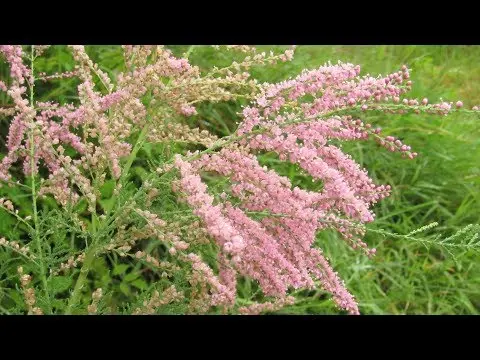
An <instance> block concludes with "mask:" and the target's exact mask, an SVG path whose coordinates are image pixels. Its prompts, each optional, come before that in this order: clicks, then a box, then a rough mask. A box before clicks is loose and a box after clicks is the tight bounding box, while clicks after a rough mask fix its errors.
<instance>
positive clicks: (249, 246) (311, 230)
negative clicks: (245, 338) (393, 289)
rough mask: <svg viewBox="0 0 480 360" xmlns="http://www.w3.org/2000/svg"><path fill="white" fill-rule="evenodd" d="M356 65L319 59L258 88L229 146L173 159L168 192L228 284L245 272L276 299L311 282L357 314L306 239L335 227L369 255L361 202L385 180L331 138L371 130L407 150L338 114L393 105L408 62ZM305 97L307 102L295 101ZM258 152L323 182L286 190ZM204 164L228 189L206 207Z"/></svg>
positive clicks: (367, 204)
mask: <svg viewBox="0 0 480 360" xmlns="http://www.w3.org/2000/svg"><path fill="white" fill-rule="evenodd" d="M359 72H360V68H359V67H358V66H354V65H351V64H338V65H335V66H332V65H326V66H323V67H321V68H319V69H317V70H313V71H305V72H303V73H302V74H301V75H300V76H298V77H297V78H295V79H292V80H287V81H284V82H281V83H278V84H272V85H267V86H265V87H264V89H263V92H262V93H261V94H260V95H259V96H258V97H257V99H256V101H255V104H254V105H253V106H249V107H246V108H245V109H244V111H243V121H242V122H241V124H240V126H239V128H238V130H237V132H236V135H237V140H236V142H235V144H231V146H228V145H227V146H224V148H223V149H222V150H220V151H218V152H216V153H213V154H203V155H201V156H196V157H195V156H194V158H195V160H191V161H190V162H188V161H186V160H182V158H181V157H180V156H178V157H177V159H176V162H175V165H176V167H177V168H178V169H179V170H180V176H181V179H180V181H179V185H180V186H179V189H178V190H179V191H181V192H182V193H183V195H184V196H185V197H186V201H187V202H188V204H189V205H190V206H191V207H192V209H193V211H194V213H195V214H196V215H198V216H199V217H200V218H201V219H202V220H203V223H204V225H205V227H206V228H207V230H208V231H209V233H210V234H211V235H212V237H213V238H214V239H215V240H216V241H217V243H218V245H219V246H220V255H219V256H222V257H223V258H224V260H225V261H227V264H228V266H224V269H222V270H220V274H219V279H220V280H219V281H220V282H221V281H222V280H221V279H222V277H224V276H223V275H222V274H223V272H224V271H225V269H226V268H228V271H229V276H228V279H229V282H230V284H233V283H234V281H233V278H234V277H235V276H238V275H241V276H247V277H250V278H252V279H255V280H256V281H258V283H259V284H260V287H261V288H262V291H263V293H264V294H265V295H266V296H272V297H274V298H276V299H285V297H286V296H287V294H288V291H289V289H298V288H313V287H315V286H316V284H317V282H319V283H320V284H321V286H322V287H323V288H324V289H325V290H327V291H328V292H330V293H331V294H332V296H333V299H334V301H335V302H336V303H337V305H338V306H339V307H340V308H342V309H345V310H347V311H348V312H349V313H351V314H358V313H359V310H358V306H357V303H356V301H355V299H354V298H353V296H352V295H351V294H350V293H349V292H348V290H347V289H346V287H345V284H344V283H343V281H342V280H341V279H340V278H339V277H338V275H337V274H336V273H335V272H334V271H333V269H332V268H331V266H330V264H329V263H328V261H327V259H326V258H325V256H324V255H323V253H322V251H321V250H320V249H319V248H317V247H316V246H315V241H316V233H317V232H318V231H319V230H322V229H326V228H331V229H336V230H337V231H339V232H340V233H341V234H342V236H343V237H344V238H345V239H346V240H347V242H348V243H349V244H350V245H351V246H352V247H353V248H361V249H363V250H364V251H365V252H366V254H367V255H370V256H371V255H373V254H374V253H375V249H368V247H367V245H366V244H365V243H364V242H363V241H362V240H361V237H362V236H363V235H364V232H365V228H364V226H363V224H364V223H367V222H371V221H373V220H374V217H375V215H374V213H373V212H372V210H371V206H372V205H373V204H374V203H376V202H377V201H379V200H381V199H383V198H384V197H386V196H388V195H389V191H390V187H389V186H388V185H376V184H374V183H373V181H372V179H371V178H370V177H369V176H368V173H367V171H366V170H365V169H362V168H361V167H360V166H359V165H358V164H357V163H356V162H355V161H354V160H353V159H352V158H351V157H350V156H349V155H348V154H345V153H344V152H343V151H342V150H341V148H340V147H338V146H337V145H335V144H334V143H335V142H338V141H353V140H365V139H368V138H369V137H374V138H375V139H376V140H377V141H378V142H379V144H380V145H382V146H384V147H386V148H387V149H389V150H391V151H400V152H402V153H403V154H404V155H405V156H408V157H410V158H413V157H415V156H416V153H412V152H410V150H411V149H410V147H409V146H408V145H405V144H403V143H402V142H401V141H400V140H398V139H395V138H394V137H391V136H387V137H386V138H383V137H381V136H380V132H381V131H380V129H379V128H376V129H374V128H373V127H372V126H371V125H370V124H364V123H363V122H362V121H361V120H358V119H353V118H352V116H349V115H341V112H342V111H348V110H350V109H354V108H357V109H358V110H363V111H365V110H367V109H369V107H374V106H375V105H374V104H378V103H387V102H388V101H393V102H397V98H398V97H399V96H400V95H401V94H403V93H405V92H406V91H407V90H408V89H409V87H410V85H411V83H410V82H409V81H407V79H408V78H409V76H410V75H409V72H408V69H407V68H406V67H403V68H402V70H401V71H399V72H397V73H394V74H391V75H389V76H387V77H379V78H372V77H359ZM405 83H406V84H405ZM305 95H310V96H313V100H312V101H310V102H308V101H304V100H303V98H304V96H305ZM415 105H416V104H412V106H415ZM417 105H418V104H417ZM260 151H266V152H275V153H276V154H277V155H278V156H279V158H280V160H283V161H289V162H291V163H294V164H297V165H298V166H300V168H302V169H303V170H304V171H305V172H306V173H307V174H309V175H310V176H312V178H313V179H314V180H315V181H321V182H322V185H323V189H322V190H321V191H319V192H312V191H306V190H302V189H300V188H298V187H293V188H292V184H291V183H290V181H289V180H288V178H285V177H282V176H279V175H278V174H277V173H276V172H275V171H273V170H269V169H268V168H266V167H264V166H261V165H260V164H259V162H258V160H257V158H256V155H255V153H257V152H260ZM205 171H207V172H215V173H218V174H219V175H222V176H225V177H227V178H228V179H229V180H230V183H231V187H230V195H227V194H224V195H223V196H222V197H221V199H220V200H219V201H218V202H217V203H216V204H214V198H213V196H211V195H209V194H208V193H207V185H206V184H205V183H203V182H202V181H201V174H202V172H205ZM229 196H230V197H231V198H232V201H229V200H228V197H229ZM234 199H235V201H233V200H234ZM259 212H261V213H263V214H265V216H264V217H263V218H262V219H261V220H255V219H254V218H253V217H252V215H253V214H255V213H259ZM251 214H252V215H251ZM235 239H238V240H240V239H241V240H242V241H241V243H242V246H233V245H230V244H234V243H235V241H234V240H235ZM234 274H236V275H235V276H234ZM278 301H280V300H277V302H278ZM278 303H285V301H283V302H282V301H280V302H278ZM270 307H272V306H270ZM254 308H255V306H254V307H253V308H252V309H254ZM266 308H268V306H267V307H266ZM244 311H245V312H248V310H246V309H244Z"/></svg>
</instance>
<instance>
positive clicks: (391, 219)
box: [0, 46, 480, 314]
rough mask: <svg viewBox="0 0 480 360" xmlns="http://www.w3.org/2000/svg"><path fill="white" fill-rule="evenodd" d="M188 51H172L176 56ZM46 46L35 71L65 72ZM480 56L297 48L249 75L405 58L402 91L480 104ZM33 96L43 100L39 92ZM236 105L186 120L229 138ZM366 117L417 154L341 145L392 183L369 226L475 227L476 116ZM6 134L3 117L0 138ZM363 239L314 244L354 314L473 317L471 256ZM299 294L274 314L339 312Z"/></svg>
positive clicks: (209, 108)
mask: <svg viewBox="0 0 480 360" xmlns="http://www.w3.org/2000/svg"><path fill="white" fill-rule="evenodd" d="M187 48H188V47H186V46H178V47H173V49H174V51H175V52H176V53H178V54H181V53H182V52H185V51H186V50H187ZM49 51H54V52H55V56H56V58H54V59H53V60H52V59H50V60H48V62H46V63H45V64H39V65H38V66H39V67H42V68H43V69H44V71H48V72H56V71H65V70H71V65H70V64H73V62H72V61H71V58H70V57H68V56H67V55H65V52H64V51H62V50H60V49H57V48H54V49H51V50H49ZM88 51H89V52H90V53H91V55H92V58H93V59H94V60H96V61H98V62H99V63H100V66H101V67H102V68H105V69H112V67H113V68H115V67H119V66H121V51H119V49H118V47H102V48H99V47H98V48H95V47H89V49H88ZM229 57H230V55H224V56H223V55H222V56H218V55H216V54H215V52H214V51H213V50H212V49H210V48H206V47H196V48H195V49H194V51H193V52H192V53H191V56H190V58H191V59H192V61H193V62H194V63H196V64H199V65H200V66H212V64H213V63H215V64H216V65H222V63H223V64H228V60H229ZM478 59H480V46H300V47H298V48H297V51H296V57H295V59H294V61H293V62H291V63H287V64H279V65H276V66H275V67H272V68H269V69H265V68H255V69H253V71H252V73H253V75H254V76H255V77H256V78H258V79H259V80H260V81H269V82H274V81H280V80H283V79H286V78H288V77H290V76H295V75H296V74H298V73H299V72H300V71H301V70H302V69H304V68H307V69H313V68H315V67H318V66H320V65H323V64H324V63H325V62H327V61H329V60H330V61H331V62H332V63H335V62H337V61H338V60H341V61H344V62H352V63H355V64H359V65H361V67H362V74H367V73H370V74H372V75H374V76H376V75H377V74H385V73H388V72H391V71H396V70H398V69H400V67H401V66H402V65H403V64H407V65H408V66H409V67H410V68H411V69H412V72H411V79H412V81H413V91H412V92H411V93H410V94H409V95H408V96H409V97H418V98H419V99H421V98H423V97H427V98H428V99H429V100H430V102H435V101H438V100H440V99H441V98H443V99H444V100H448V101H456V100H458V99H461V100H462V101H463V102H464V104H465V106H466V107H471V106H473V105H476V104H480V66H478ZM0 70H1V71H2V73H3V72H4V71H5V69H4V68H2V69H0ZM72 86H75V80H71V81H67V82H66V85H62V86H58V85H57V86H56V87H54V89H52V91H55V93H54V94H55V96H58V95H59V94H60V95H62V96H63V98H62V99H61V100H62V101H71V99H70V97H71V96H72V94H74V91H72ZM45 94H47V92H45ZM50 95H52V94H50ZM3 96H4V95H2V94H0V100H4V97H3ZM41 100H44V101H46V100H49V98H48V96H47V95H45V98H42V99H41ZM239 110H240V106H239V105H238V104H215V105H213V104H202V105H201V106H200V111H199V115H198V116H195V117H194V118H192V119H191V120H189V121H191V122H192V123H194V122H196V124H197V126H201V127H202V128H206V129H208V130H210V131H212V132H215V133H217V134H219V135H227V134H229V133H231V132H232V131H233V130H234V129H235V128H236V122H238V120H239V117H238V115H237V113H238V111H239ZM2 121H3V120H2ZM368 121H369V122H371V123H373V124H375V125H378V126H381V127H382V128H383V129H384V133H386V134H390V135H394V136H397V137H399V138H400V139H402V140H403V141H404V142H405V143H407V144H409V145H411V146H412V148H413V149H414V151H417V152H418V153H419V156H418V157H417V158H416V159H415V160H404V159H401V158H400V156H399V155H398V154H392V153H390V152H387V151H386V150H384V149H382V148H379V147H378V146H377V145H376V144H374V143H355V144H346V145H344V149H345V150H346V151H347V152H348V153H350V154H351V155H352V156H353V157H354V158H355V159H356V160H357V161H358V162H359V163H360V164H361V165H362V166H364V167H365V168H367V169H368V171H369V173H370V175H371V176H372V177H373V179H374V180H375V181H376V182H377V183H387V184H390V185H391V186H392V189H393V190H392V196H391V197H389V198H387V199H385V200H384V201H382V202H380V203H379V204H377V206H376V208H375V212H376V215H377V219H376V221H375V222H374V223H373V224H371V225H369V228H371V229H373V230H376V229H377V230H378V229H383V230H385V231H388V232H393V233H398V234H408V233H409V232H411V231H412V230H415V229H417V228H420V227H422V226H424V225H427V224H429V223H432V222H438V223H439V226H438V227H437V228H435V229H433V230H430V231H429V233H431V234H437V233H440V234H443V235H444V236H449V235H451V234H453V233H454V232H455V231H457V230H459V229H461V228H462V227H464V226H466V225H468V224H471V223H480V191H479V189H480V164H479V160H480V119H478V118H476V117H474V116H466V115H455V116H449V117H441V116H432V115H403V116H400V115H385V114H382V115H374V116H373V115H370V116H369V117H368ZM5 130H6V126H5V123H2V124H1V128H0V131H1V137H2V138H4V136H5ZM347 145H348V146H347ZM2 146H3V145H2ZM262 161H264V162H265V163H266V164H268V165H269V166H271V167H273V168H275V169H277V170H278V171H279V172H281V173H282V174H288V175H290V176H291V177H292V180H293V182H294V183H295V184H296V185H298V186H302V187H308V186H311V183H309V181H308V178H307V177H305V176H302V175H301V174H300V173H298V171H296V169H295V168H294V166H293V165H289V164H284V163H282V164H279V163H278V162H275V161H274V160H272V159H270V158H268V157H266V156H264V157H263V159H262ZM5 191H7V189H5V188H4V189H2V192H5ZM19 201H20V200H19ZM1 216H2V214H1V213H0V217H1ZM9 225H10V224H9V223H7V222H4V221H3V219H1V218H0V233H5V232H4V231H3V230H5V231H6V230H7V228H8V226H9ZM3 228H5V229H3ZM366 241H367V243H368V244H369V245H371V246H374V247H376V248H377V255H376V256H375V258H374V259H368V258H366V257H365V256H364V255H362V254H360V253H358V252H355V251H353V250H351V249H349V248H348V247H347V246H346V245H345V244H344V243H343V242H342V240H341V239H340V238H339V237H338V236H337V235H336V234H334V233H331V232H322V233H320V234H319V235H318V245H319V246H320V247H322V248H323V249H324V251H325V253H326V254H327V256H328V258H329V259H330V261H331V262H332V265H333V266H334V268H335V270H336V271H338V273H339V274H340V276H341V277H342V278H344V279H345V282H346V284H347V287H348V288H349V289H350V290H351V292H352V293H353V294H354V295H355V296H356V298H357V300H358V301H359V304H360V310H361V312H362V313H364V314H477V313H478V312H479V311H480V265H479V264H480V255H479V253H477V252H474V251H467V250H457V251H454V252H453V254H450V253H449V252H448V251H447V250H446V249H444V248H442V247H440V246H432V247H429V248H426V247H425V246H423V245H422V244H421V243H420V242H418V241H415V240H408V239H405V238H400V237H393V236H383V235H380V234H378V233H376V232H373V231H372V232H369V233H367V237H366ZM297 297H298V301H297V303H296V304H295V305H294V306H291V307H288V308H285V309H284V310H282V311H281V312H282V313H294V314H328V313H331V314H335V313H338V310H336V309H335V307H334V306H333V304H332V302H331V301H327V299H328V297H327V295H326V294H325V293H324V292H323V291H311V292H309V291H300V292H297Z"/></svg>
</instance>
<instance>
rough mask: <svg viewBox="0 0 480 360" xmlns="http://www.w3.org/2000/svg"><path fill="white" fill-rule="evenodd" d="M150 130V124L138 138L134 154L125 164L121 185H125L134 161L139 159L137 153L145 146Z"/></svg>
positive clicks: (131, 154) (132, 153)
mask: <svg viewBox="0 0 480 360" xmlns="http://www.w3.org/2000/svg"><path fill="white" fill-rule="evenodd" d="M148 130H149V123H147V124H146V125H145V126H144V127H143V129H142V131H141V132H140V135H139V136H138V139H137V142H136V143H135V146H134V147H133V150H132V152H131V153H130V155H129V157H128V160H127V163H126V164H125V167H124V168H123V171H122V177H121V178H120V184H122V185H123V182H124V181H125V180H126V178H127V176H128V172H129V171H130V168H131V167H132V164H133V161H134V160H135V158H136V157H137V153H138V152H139V151H140V149H141V148H142V146H143V142H144V140H145V137H146V136H147V133H148Z"/></svg>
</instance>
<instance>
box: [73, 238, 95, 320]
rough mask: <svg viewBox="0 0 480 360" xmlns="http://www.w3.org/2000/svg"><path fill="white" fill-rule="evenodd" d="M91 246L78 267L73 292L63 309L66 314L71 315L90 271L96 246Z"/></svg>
mask: <svg viewBox="0 0 480 360" xmlns="http://www.w3.org/2000/svg"><path fill="white" fill-rule="evenodd" d="M94 242H95V241H92V246H91V247H90V248H89V249H88V251H87V252H86V254H85V261H84V262H83V265H82V268H81V269H80V275H79V276H78V279H77V282H76V283H75V287H74V289H73V293H72V295H71V296H70V299H69V300H68V306H67V309H66V310H65V314H66V315H72V310H73V308H74V306H75V305H76V304H77V303H78V302H79V300H80V295H81V294H82V289H83V286H84V285H85V280H87V275H88V273H89V271H90V266H91V265H92V262H93V259H94V258H95V252H96V248H95V246H93V243H94Z"/></svg>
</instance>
